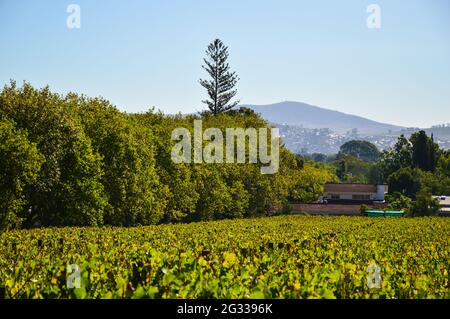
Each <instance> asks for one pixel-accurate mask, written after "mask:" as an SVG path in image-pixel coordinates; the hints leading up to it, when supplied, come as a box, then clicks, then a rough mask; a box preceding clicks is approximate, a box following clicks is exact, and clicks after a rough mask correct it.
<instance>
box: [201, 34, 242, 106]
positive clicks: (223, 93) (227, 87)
mask: <svg viewBox="0 0 450 319" xmlns="http://www.w3.org/2000/svg"><path fill="white" fill-rule="evenodd" d="M206 55H207V58H205V59H203V60H204V62H205V64H206V66H205V65H203V66H202V67H203V69H205V70H206V72H208V74H209V76H210V77H211V79H210V80H203V79H202V80H200V84H201V86H203V87H204V88H205V89H206V90H207V93H208V96H209V100H204V101H202V102H203V103H205V104H206V105H207V106H208V108H209V110H210V112H211V113H212V114H213V115H217V114H219V113H222V112H226V111H228V110H231V109H232V108H233V107H235V106H236V105H237V104H238V103H239V101H235V102H232V103H231V104H228V103H229V102H230V100H231V99H232V98H233V97H234V96H235V95H236V93H237V91H236V90H235V89H234V87H235V85H236V83H237V81H238V80H239V78H238V76H237V75H236V73H235V72H230V71H229V70H230V66H229V64H228V62H227V60H228V47H226V46H225V45H224V44H223V43H222V41H220V40H219V39H215V40H214V41H213V42H212V43H211V44H210V45H209V46H208V49H207V50H206Z"/></svg>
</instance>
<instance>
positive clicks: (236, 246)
mask: <svg viewBox="0 0 450 319" xmlns="http://www.w3.org/2000/svg"><path fill="white" fill-rule="evenodd" d="M449 247H450V219H444V218H365V217H334V218H327V217H307V216H280V217H267V218H254V219H241V220H225V221H212V222H199V223H191V224H175V225H160V226H146V227H134V228H112V227H103V228H46V229H34V230H14V231H9V232H5V233H3V234H1V235H0V298H450V277H449V272H450V269H449V268H450V267H449V265H450V249H449ZM71 265H72V266H71ZM75 265H78V266H75ZM371 269H375V272H374V273H372V272H371ZM78 274H79V276H78ZM371 276H372V277H371ZM377 276H378V277H377ZM68 278H69V279H70V280H69V281H68ZM377 278H378V279H379V282H378V283H377ZM72 279H74V280H73V282H72V281H71V280H72ZM77 280H78V282H77ZM68 283H70V284H72V286H71V285H70V284H69V285H68ZM369 283H370V284H372V285H370V284H369ZM73 285H74V286H73ZM71 287H72V288H71ZM77 287H79V288H77Z"/></svg>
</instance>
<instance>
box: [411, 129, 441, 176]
mask: <svg viewBox="0 0 450 319" xmlns="http://www.w3.org/2000/svg"><path fill="white" fill-rule="evenodd" d="M410 141H411V144H412V165H413V166H414V167H418V168H420V169H422V170H424V171H430V172H434V170H435V169H436V164H437V161H438V158H439V146H438V145H437V144H436V143H434V140H433V137H428V136H427V134H426V133H425V131H419V132H416V133H414V134H412V135H411V137H410Z"/></svg>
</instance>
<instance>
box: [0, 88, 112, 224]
mask: <svg viewBox="0 0 450 319" xmlns="http://www.w3.org/2000/svg"><path fill="white" fill-rule="evenodd" d="M0 114H1V116H2V117H3V118H6V119H9V120H11V121H14V122H15V123H16V125H17V128H18V129H21V130H25V131H27V136H28V139H29V140H30V142H32V143H35V144H36V148H37V149H38V151H39V152H40V153H41V154H42V156H43V158H44V162H43V164H42V167H41V170H40V172H39V174H38V177H37V179H36V181H35V182H34V183H33V184H32V185H30V186H29V187H27V199H28V203H27V206H28V207H30V214H28V217H27V219H26V221H25V225H27V226H34V225H43V226H45V225H99V224H102V223H103V211H104V208H105V206H106V204H107V201H106V195H105V193H104V189H103V186H102V184H101V182H100V180H101V177H102V174H103V171H102V169H101V157H100V155H99V154H97V153H96V152H94V151H93V149H92V145H91V142H90V140H89V138H88V137H87V136H86V135H85V134H84V130H83V127H82V125H81V123H80V121H79V118H78V117H77V116H76V114H74V113H72V112H70V111H69V110H68V109H67V108H66V107H65V104H64V101H63V100H62V99H61V97H60V96H59V95H57V94H53V93H51V92H50V90H49V89H48V87H47V88H44V89H41V90H36V89H34V88H33V87H32V86H31V85H29V84H27V83H25V84H24V85H23V87H22V88H17V87H16V84H15V83H14V82H11V85H10V86H6V87H5V88H4V89H3V91H2V92H1V94H0Z"/></svg>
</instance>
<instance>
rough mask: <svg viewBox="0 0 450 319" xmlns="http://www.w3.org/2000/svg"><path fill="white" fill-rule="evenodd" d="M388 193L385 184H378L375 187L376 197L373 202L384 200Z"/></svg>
mask: <svg viewBox="0 0 450 319" xmlns="http://www.w3.org/2000/svg"><path fill="white" fill-rule="evenodd" d="M387 192H388V186H387V185H385V184H379V185H377V195H376V198H375V200H381V201H383V200H384V194H386V193H387Z"/></svg>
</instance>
